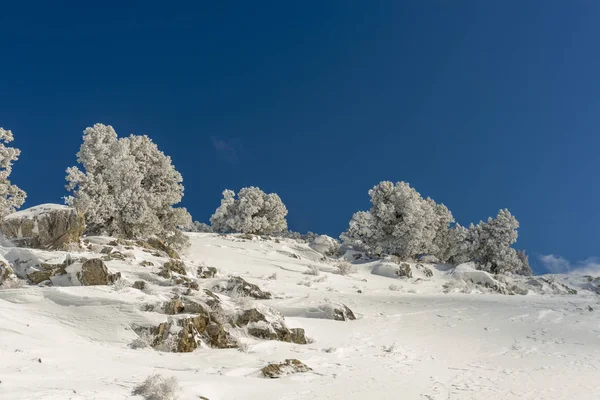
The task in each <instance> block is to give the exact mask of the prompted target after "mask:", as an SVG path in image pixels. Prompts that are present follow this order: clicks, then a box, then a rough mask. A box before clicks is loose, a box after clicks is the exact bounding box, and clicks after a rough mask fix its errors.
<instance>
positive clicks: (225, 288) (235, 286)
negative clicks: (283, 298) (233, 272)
mask: <svg viewBox="0 0 600 400" xmlns="http://www.w3.org/2000/svg"><path fill="white" fill-rule="evenodd" d="M213 290H215V291H218V292H227V293H229V294H230V295H238V296H239V295H242V296H248V297H252V298H253V299H258V300H267V299H270V298H271V293H269V292H266V291H263V290H261V289H260V288H259V287H258V286H256V285H254V284H252V283H249V282H246V281H245V280H244V279H242V278H240V277H239V276H234V277H232V278H229V279H228V280H227V281H225V282H219V283H218V284H217V285H215V286H214V287H213Z"/></svg>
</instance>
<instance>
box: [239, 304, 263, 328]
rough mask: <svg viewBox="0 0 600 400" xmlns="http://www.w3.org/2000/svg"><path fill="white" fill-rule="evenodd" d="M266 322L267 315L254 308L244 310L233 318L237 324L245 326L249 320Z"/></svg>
mask: <svg viewBox="0 0 600 400" xmlns="http://www.w3.org/2000/svg"><path fill="white" fill-rule="evenodd" d="M260 321H263V322H267V317H265V315H264V314H263V313H261V312H260V311H258V310H257V309H256V308H251V309H250V310H244V311H243V312H242V313H241V314H240V315H238V317H237V318H236V320H235V324H236V325H237V326H240V327H241V326H246V325H248V324H249V323H251V322H260Z"/></svg>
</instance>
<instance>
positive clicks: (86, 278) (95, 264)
mask: <svg viewBox="0 0 600 400" xmlns="http://www.w3.org/2000/svg"><path fill="white" fill-rule="evenodd" d="M120 278H121V273H120V272H117V273H116V274H111V273H110V272H109V271H108V268H106V265H105V264H104V262H103V261H102V260H101V259H99V258H93V259H91V260H86V261H84V262H83V265H82V266H81V272H78V273H77V279H79V282H81V284H82V285H83V286H97V285H110V284H112V283H115V282H116V281H118V280H119V279H120Z"/></svg>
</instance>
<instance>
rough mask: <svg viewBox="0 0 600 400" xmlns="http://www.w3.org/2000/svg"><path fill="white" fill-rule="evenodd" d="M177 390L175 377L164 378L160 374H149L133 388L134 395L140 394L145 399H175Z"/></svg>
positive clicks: (177, 384) (177, 385)
mask: <svg viewBox="0 0 600 400" xmlns="http://www.w3.org/2000/svg"><path fill="white" fill-rule="evenodd" d="M178 392H179V383H178V382H177V378H175V377H171V378H165V377H163V376H162V375H159V374H155V375H150V376H149V377H147V378H146V380H145V381H144V382H143V383H142V384H141V385H139V386H137V387H136V388H135V389H133V392H132V394H133V395H134V396H142V397H143V398H144V399H146V400H175V399H177V393H178Z"/></svg>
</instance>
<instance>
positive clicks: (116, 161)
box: [66, 124, 191, 247]
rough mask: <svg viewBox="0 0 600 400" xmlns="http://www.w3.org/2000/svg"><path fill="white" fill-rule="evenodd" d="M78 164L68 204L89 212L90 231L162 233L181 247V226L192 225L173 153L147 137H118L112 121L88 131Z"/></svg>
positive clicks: (132, 235) (71, 172) (72, 175)
mask: <svg viewBox="0 0 600 400" xmlns="http://www.w3.org/2000/svg"><path fill="white" fill-rule="evenodd" d="M77 161H78V162H79V163H80V164H81V165H82V167H83V171H82V170H80V169H79V168H78V167H71V168H68V169H67V178H66V179H67V182H68V184H67V189H68V190H69V191H72V192H73V196H72V197H69V198H68V199H67V203H68V204H71V205H73V206H75V207H76V208H77V209H78V210H81V211H82V212H84V213H85V216H86V223H87V226H88V233H94V234H98V233H102V234H108V235H113V236H123V237H126V238H137V237H143V236H149V235H157V236H159V237H160V238H162V239H164V240H166V241H167V242H168V243H170V244H172V245H174V246H176V247H180V246H183V245H184V244H185V241H186V239H185V237H184V235H183V234H182V233H181V231H180V230H179V229H177V227H178V226H184V225H189V224H190V223H191V217H190V215H189V213H188V212H187V210H186V209H185V208H175V207H173V206H174V205H175V204H177V203H179V202H180V201H181V198H182V197H183V185H182V181H183V179H182V177H181V174H180V173H179V172H177V170H175V167H174V166H173V165H172V163H171V158H170V157H168V156H166V155H165V154H164V153H163V152H162V151H160V150H159V149H158V147H157V146H156V144H155V143H153V142H152V140H151V139H150V138H149V137H148V136H145V135H144V136H135V135H131V136H129V137H127V138H121V139H119V138H117V133H116V132H115V130H114V129H113V128H112V127H111V126H106V125H102V124H95V125H94V126H93V127H92V128H87V129H86V130H85V131H84V134H83V144H82V145H81V148H80V151H79V153H78V154H77Z"/></svg>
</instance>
